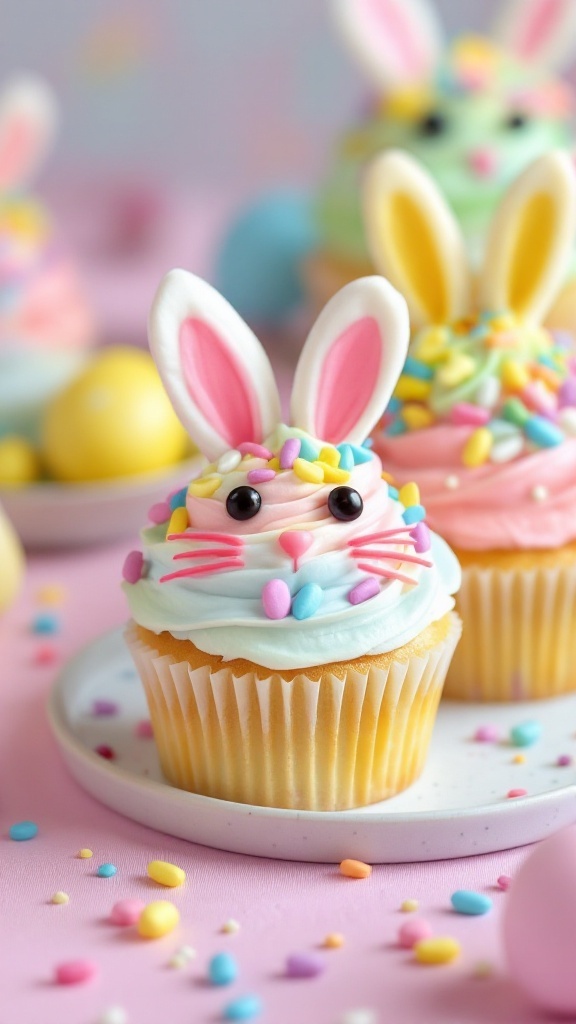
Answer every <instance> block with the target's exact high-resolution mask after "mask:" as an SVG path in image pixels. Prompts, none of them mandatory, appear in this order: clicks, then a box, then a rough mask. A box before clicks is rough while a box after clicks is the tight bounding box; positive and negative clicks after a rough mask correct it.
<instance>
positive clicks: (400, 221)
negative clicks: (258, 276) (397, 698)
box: [365, 153, 576, 700]
mask: <svg viewBox="0 0 576 1024" xmlns="http://www.w3.org/2000/svg"><path fill="white" fill-rule="evenodd" d="M365 215H366V224H367V233H368V238H369V242H370V245H371V249H372V253H373V257H374V260H375V262H376V264H377V265H378V267H379V268H380V269H381V271H382V273H385V274H387V275H388V276H389V277H390V279H391V280H392V281H393V282H394V284H395V285H396V286H397V287H398V288H400V290H401V291H402V292H403V293H404V294H405V295H406V297H407V299H408V304H409V307H410V311H411V314H412V318H413V321H414V322H415V323H416V324H417V325H419V326H420V330H419V331H417V333H416V335H415V337H414V339H413V341H412V345H411V348H410V351H409V356H408V359H407V361H406V364H405V366H404V371H403V373H402V375H401V377H400V379H399V381H398V384H397V387H396V389H395V392H394V395H393V397H392V399H391V401H390V403H389V405H388V408H387V411H386V414H385V416H384V420H383V423H382V427H381V429H380V431H379V432H378V433H377V435H376V444H375V447H376V448H377V450H378V452H379V454H380V455H381V457H382V459H383V461H384V463H385V464H386V467H387V469H389V470H390V472H391V473H392V475H393V478H394V479H395V480H396V481H399V482H400V483H402V481H404V480H409V479H411V478H412V477H413V476H414V475H415V476H416V477H417V479H418V480H419V484H420V488H421V492H422V501H423V504H425V506H426V509H427V513H428V517H429V521H430V524H431V525H432V527H433V528H434V529H436V530H438V531H439V532H441V533H442V535H443V536H445V537H446V538H447V540H448V541H449V543H450V544H452V545H453V547H454V549H455V551H456V553H457V554H458V557H459V559H460V561H461V564H462V566H463V583H462V588H461V591H460V594H459V597H458V602H457V607H458V609H459V611H460V614H461V615H462V618H463V622H464V635H463V640H462V644H461V645H460V647H459V649H458V652H457V654H456V657H455V659H454V661H453V663H452V667H451V669H450V672H449V675H448V680H447V684H446V689H445V693H446V695H447V696H450V697H457V698H465V699H471V700H478V699H482V700H516V699H522V698H527V699H532V698H539V697H549V696H553V695H555V694H561V693H564V692H566V691H571V690H575V689H576V676H575V675H574V671H573V664H574V661H575V659H576V630H575V629H574V623H575V622H576V518H575V511H576V361H575V357H574V355H573V351H574V350H573V347H572V339H571V338H570V337H568V336H566V335H559V334H558V335H554V334H552V333H550V332H549V331H548V330H545V329H544V328H543V327H542V326H541V322H542V319H543V317H544V316H545V314H546V312H547V310H548V308H549V306H550V304H551V302H552V301H553V299H554V296H555V294H556V291H557V288H558V286H559V285H560V283H561V281H562V280H563V277H564V274H565V272H566V265H567V262H568V260H569V257H570V252H571V248H572V245H573V240H574V234H575V229H576V182H575V179H574V171H573V167H572V163H571V161H570V159H569V158H568V157H567V156H565V155H564V154H561V153H550V154H549V155H547V156H545V157H541V158H540V159H539V160H538V161H536V162H535V163H534V164H533V165H532V166H531V167H530V168H528V170H527V171H525V172H524V173H523V174H522V175H521V177H520V178H519V179H518V180H517V182H516V183H515V184H514V185H513V186H512V187H511V188H510V189H509V191H508V193H507V194H506V196H505V198H504V200H503V202H502V204H501V206H500V207H499V209H498V211H497V213H496V216H495V219H494V221H493V223H492V225H491V230H490V234H489V238H488V243H487V252H486V258H485V263H484V267H483V269H482V271H481V273H480V277H479V280H478V281H476V282H474V283H473V282H472V278H471V274H470V269H469V266H468V261H467V259H466V253H465V247H464V241H463V238H462V236H461V234H460V230H459V228H458V225H457V224H456V222H455V219H454V217H453V214H452V213H451V211H450V210H449V208H448V206H447V204H446V202H445V201H444V199H443V197H442V196H441V195H440V194H439V192H438V189H437V188H436V186H435V184H434V182H433V181H432V180H431V178H430V177H429V175H428V174H427V173H426V172H425V171H424V170H423V169H422V168H420V167H419V166H418V165H417V164H416V163H415V162H414V161H413V160H412V159H411V158H410V157H408V156H407V155H406V154H403V153H389V154H384V155H382V156H381V157H379V158H377V160H376V161H375V162H374V163H373V165H372V166H371V168H370V169H369V172H368V175H367V179H366V191H365ZM474 292H476V299H474V297H473V293H474Z"/></svg>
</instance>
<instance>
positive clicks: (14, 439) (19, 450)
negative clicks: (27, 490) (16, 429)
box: [0, 434, 40, 487]
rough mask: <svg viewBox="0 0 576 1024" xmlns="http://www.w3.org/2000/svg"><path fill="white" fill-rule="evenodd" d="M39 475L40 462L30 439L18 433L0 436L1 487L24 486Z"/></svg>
mask: <svg viewBox="0 0 576 1024" xmlns="http://www.w3.org/2000/svg"><path fill="white" fill-rule="evenodd" d="M39 476H40V462H39V460H38V455H37V454H36V451H35V449H34V447H33V446H32V445H31V444H30V441H28V440H27V439H26V438H25V437H18V436H17V435H16V434H9V435H8V436H7V437H2V438H0V486H1V487H24V486H25V485H26V484H31V483H32V482H33V481H34V480H38V478H39Z"/></svg>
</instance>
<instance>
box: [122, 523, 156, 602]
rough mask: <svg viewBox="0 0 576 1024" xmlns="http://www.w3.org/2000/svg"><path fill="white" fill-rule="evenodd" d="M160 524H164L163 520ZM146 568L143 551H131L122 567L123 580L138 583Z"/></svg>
mask: <svg viewBox="0 0 576 1024" xmlns="http://www.w3.org/2000/svg"><path fill="white" fill-rule="evenodd" d="M152 507H153V508H158V507H159V506H158V505H153V506H152ZM151 513H152V509H151V510H150V513H149V515H150V518H152V514H151ZM159 522H163V520H162V519H160V520H159ZM143 568H144V555H143V554H142V552H141V551H129V552H128V554H127V555H126V558H125V560H124V565H123V566H122V578H123V579H125V580H126V583H138V580H140V579H141V578H142V569H143Z"/></svg>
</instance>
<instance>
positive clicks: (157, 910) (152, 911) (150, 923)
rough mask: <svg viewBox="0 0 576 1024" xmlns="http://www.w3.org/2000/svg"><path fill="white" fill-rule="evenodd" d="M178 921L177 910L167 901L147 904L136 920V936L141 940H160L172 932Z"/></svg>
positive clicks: (155, 901)
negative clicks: (140, 937)
mask: <svg viewBox="0 0 576 1024" xmlns="http://www.w3.org/2000/svg"><path fill="white" fill-rule="evenodd" d="M179 921H180V914H179V912H178V909H177V908H176V907H175V906H174V904H173V903H170V901H169V900H154V901H153V902H152V903H148V905H147V906H146V907H144V910H143V911H142V913H141V914H140V917H139V919H138V934H139V935H141V936H142V938H143V939H160V938H162V936H163V935H168V933H169V932H173V931H174V929H175V928H176V926H177V925H178V923H179Z"/></svg>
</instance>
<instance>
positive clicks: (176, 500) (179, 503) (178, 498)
mask: <svg viewBox="0 0 576 1024" xmlns="http://www.w3.org/2000/svg"><path fill="white" fill-rule="evenodd" d="M238 461H240V460H238ZM187 494H188V488H187V487H181V488H180V490H179V491H174V494H171V495H170V497H169V498H168V505H169V506H170V511H171V512H174V510H175V509H177V508H183V507H184V505H185V504H186V496H187Z"/></svg>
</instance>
